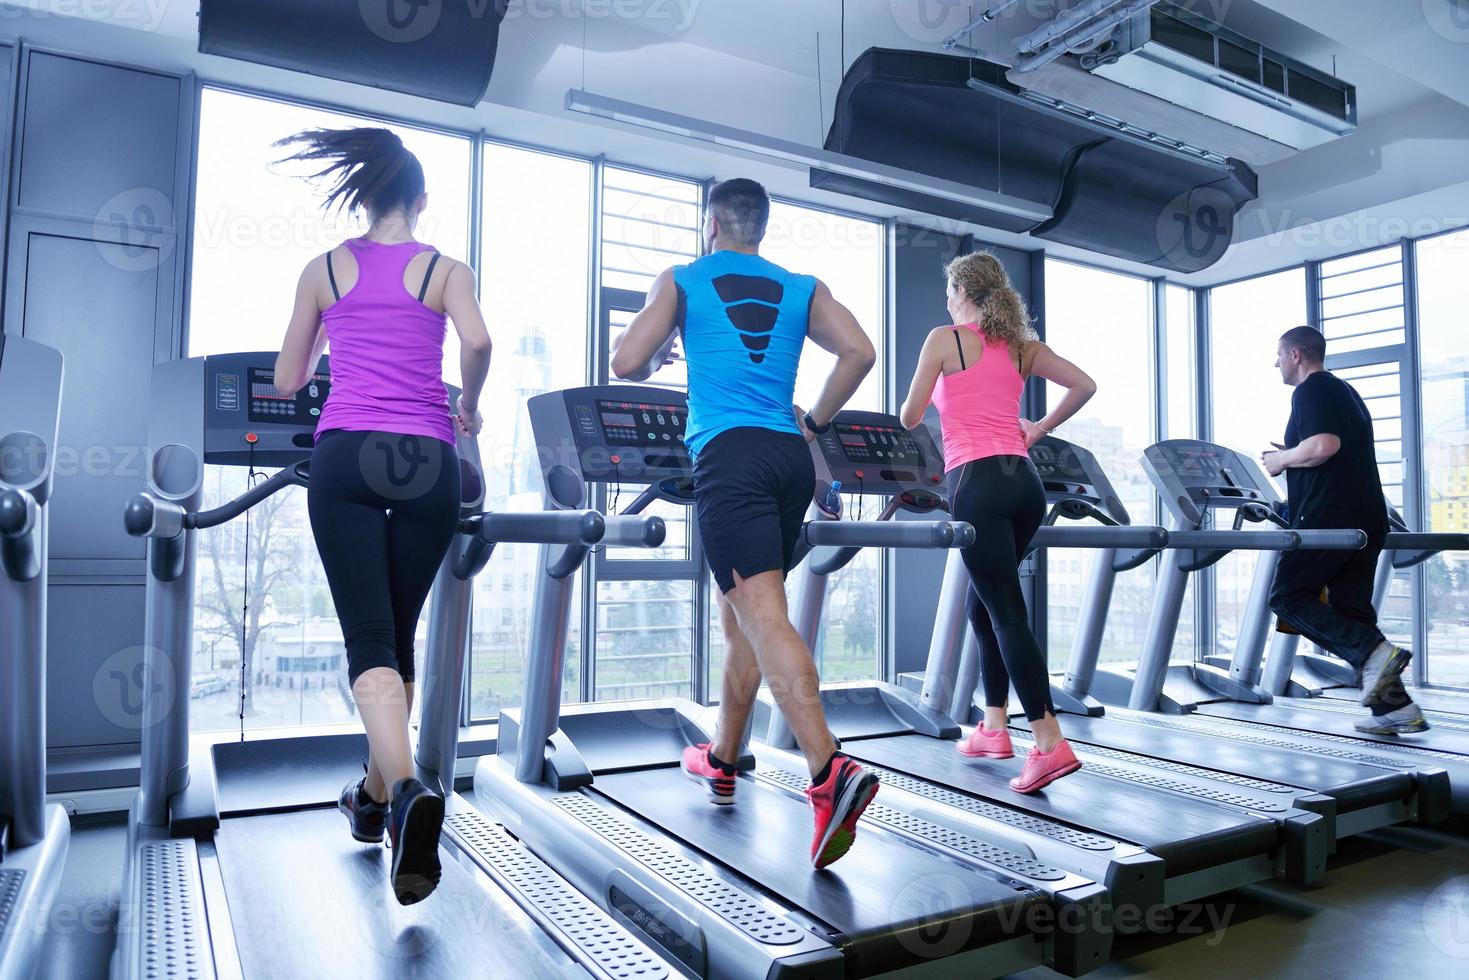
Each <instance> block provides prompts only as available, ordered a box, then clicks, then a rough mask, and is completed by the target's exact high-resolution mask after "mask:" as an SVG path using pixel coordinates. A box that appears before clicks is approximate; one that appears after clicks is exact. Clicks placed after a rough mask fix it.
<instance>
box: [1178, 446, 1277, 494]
mask: <svg viewBox="0 0 1469 980" xmlns="http://www.w3.org/2000/svg"><path fill="white" fill-rule="evenodd" d="M1164 459H1165V460H1166V461H1167V463H1168V465H1169V467H1170V468H1171V469H1172V470H1173V472H1174V473H1175V474H1176V475H1177V476H1178V478H1179V480H1180V481H1181V482H1182V483H1183V485H1184V486H1185V487H1219V486H1226V487H1237V488H1240V489H1244V490H1258V489H1259V488H1258V487H1257V486H1255V482H1254V480H1253V479H1251V476H1250V474H1249V472H1248V471H1244V472H1240V468H1239V467H1237V466H1235V465H1234V463H1235V459H1234V453H1232V452H1229V451H1227V450H1224V449H1221V448H1220V447H1218V446H1211V445H1209V444H1207V443H1197V442H1191V443H1185V444H1183V445H1181V446H1168V447H1166V454H1165V456H1164Z"/></svg>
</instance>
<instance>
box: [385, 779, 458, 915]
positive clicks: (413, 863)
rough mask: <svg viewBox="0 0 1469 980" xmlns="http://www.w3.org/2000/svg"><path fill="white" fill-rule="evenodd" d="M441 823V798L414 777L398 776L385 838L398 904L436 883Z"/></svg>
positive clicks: (439, 869) (424, 893)
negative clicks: (389, 847) (391, 856)
mask: <svg viewBox="0 0 1469 980" xmlns="http://www.w3.org/2000/svg"><path fill="white" fill-rule="evenodd" d="M443 826H444V798H443V797H442V796H440V795H439V794H438V793H435V792H434V791H433V790H431V789H429V788H428V787H427V786H425V785H423V783H421V782H419V781H418V780H416V779H414V778H412V777H409V778H408V779H400V780H398V782H397V783H396V784H395V785H394V786H393V802H392V810H391V812H390V813H389V814H388V840H389V846H391V847H392V849H393V872H392V880H393V894H394V895H395V896H397V898H398V904H400V905H413V904H414V903H416V902H421V901H423V900H424V899H425V898H428V897H429V896H430V895H432V894H433V891H434V889H435V888H437V887H439V878H440V876H441V875H442V874H443V868H442V867H441V866H440V864H439V832H440V831H441V830H442V829H443Z"/></svg>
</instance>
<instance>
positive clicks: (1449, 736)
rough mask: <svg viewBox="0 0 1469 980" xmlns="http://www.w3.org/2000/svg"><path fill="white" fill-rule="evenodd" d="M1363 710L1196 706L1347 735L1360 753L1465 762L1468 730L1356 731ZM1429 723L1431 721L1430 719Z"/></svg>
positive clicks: (1208, 712) (1285, 701) (1287, 703)
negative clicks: (1428, 754) (1385, 749)
mask: <svg viewBox="0 0 1469 980" xmlns="http://www.w3.org/2000/svg"><path fill="white" fill-rule="evenodd" d="M1367 712H1368V709H1367V708H1362V709H1361V710H1360V713H1350V712H1345V711H1332V710H1324V711H1322V710H1317V709H1316V708H1313V707H1311V706H1310V703H1309V702H1307V703H1305V704H1302V703H1301V702H1299V701H1293V700H1291V699H1289V698H1282V699H1281V700H1279V701H1277V702H1275V703H1274V704H1241V703H1237V702H1234V701H1218V702H1210V703H1208V704H1201V705H1199V707H1198V713H1199V714H1200V715H1205V716H1208V717H1217V718H1237V719H1239V720H1241V721H1253V722H1258V723H1259V724H1262V725H1274V726H1276V727H1278V728H1294V729H1297V730H1300V731H1307V732H1322V733H1324V734H1326V735H1342V736H1345V737H1347V738H1355V739H1361V741H1362V751H1363V752H1371V751H1372V746H1373V745H1374V744H1381V745H1390V746H1394V747H1398V748H1418V749H1431V750H1433V751H1435V752H1446V753H1450V754H1452V755H1461V756H1464V759H1463V762H1464V763H1465V764H1466V765H1469V732H1466V731H1459V730H1457V729H1453V728H1430V729H1429V730H1428V731H1426V732H1421V733H1415V734H1412V735H1366V734H1363V733H1362V732H1359V731H1357V730H1356V729H1355V728H1353V727H1352V725H1353V723H1354V722H1356V721H1358V720H1360V719H1362V718H1365V717H1366V716H1367ZM1429 724H1430V725H1432V724H1433V720H1432V719H1431V718H1430V719H1429Z"/></svg>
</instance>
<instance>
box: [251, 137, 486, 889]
mask: <svg viewBox="0 0 1469 980" xmlns="http://www.w3.org/2000/svg"><path fill="white" fill-rule="evenodd" d="M278 145H294V146H298V147H299V149H298V150H297V151H296V152H295V153H293V154H292V155H291V156H290V157H289V158H288V159H290V160H309V161H325V162H326V167H325V169H323V170H322V171H320V172H319V173H317V174H315V175H313V176H315V177H318V178H327V179H329V180H330V181H331V182H332V184H331V188H330V190H329V191H328V193H327V197H326V206H327V207H330V206H331V205H332V204H333V203H334V202H340V203H341V204H345V205H346V207H347V208H348V210H350V211H356V210H358V209H362V210H365V211H366V212H367V217H368V222H369V226H368V229H367V233H366V234H364V235H363V236H362V237H361V238H354V239H352V240H350V241H347V242H344V243H342V245H340V246H338V247H337V248H335V249H333V250H332V251H330V252H328V253H327V254H325V255H322V256H320V257H318V258H316V259H313V260H312V261H311V262H310V263H309V264H308V265H307V266H306V269H305V271H304V272H303V273H302V274H301V279H300V283H299V284H298V285H297V287H296V305H295V311H294V313H293V314H292V316H291V324H290V327H289V328H288V330H287V331H286V339H285V342H284V344H283V345H282V347H281V352H280V356H279V357H278V358H277V360H276V366H275V383H276V387H277V388H279V389H280V390H281V392H282V393H284V394H287V395H290V394H294V393H295V392H296V391H298V390H300V389H301V388H304V387H305V386H306V385H307V384H309V383H310V382H311V380H312V378H313V377H314V375H315V373H316V368H317V364H318V363H319V362H320V360H321V355H322V352H323V350H324V348H325V347H326V346H327V345H328V344H330V345H331V363H330V384H331V390H330V393H329V394H328V396H327V401H326V405H325V407H324V408H323V409H322V413H321V420H320V422H319V424H318V426H317V431H316V448H315V450H314V452H313V453H312V457H311V478H310V486H309V488H308V490H307V505H308V510H309V512H310V514H311V531H312V534H313V536H314V537H315V538H316V546H317V550H318V551H319V552H320V553H321V564H322V568H323V570H324V571H325V572H326V577H327V583H328V584H329V585H330V586H331V591H332V601H333V603H334V604H335V606H336V610H337V618H338V619H339V620H340V621H341V624H342V639H343V642H344V643H345V645H346V648H347V678H348V681H349V683H350V684H351V687H352V697H353V700H355V701H356V703H357V709H358V712H359V713H360V714H361V716H362V724H363V727H364V728H365V729H366V731H367V742H368V758H367V763H366V766H365V768H366V770H367V774H366V776H364V777H363V778H362V779H360V780H354V781H353V782H351V783H349V784H348V785H347V787H346V788H345V789H343V790H342V794H341V797H340V798H339V799H338V801H337V806H338V808H339V809H340V810H341V811H342V813H343V814H344V815H345V816H346V818H347V821H348V829H349V831H350V832H351V834H352V836H353V837H354V838H355V839H357V840H359V841H363V842H371V843H376V842H380V841H382V839H383V837H384V834H386V835H387V836H388V837H389V838H390V839H391V842H392V871H391V880H392V884H393V892H394V894H395V895H396V896H397V899H398V901H399V902H401V903H403V904H404V905H408V904H411V903H413V902H418V901H421V900H422V899H424V898H426V897H427V896H428V895H429V893H430V892H432V891H433V890H434V888H435V886H437V884H438V882H439V877H440V874H441V869H440V867H439V857H438V841H439V831H440V828H441V827H442V825H443V819H444V799H443V797H441V796H439V795H438V794H437V793H436V792H434V791H433V790H431V789H429V788H428V787H426V786H424V785H423V783H421V782H419V781H418V779H417V778H415V775H414V767H413V756H412V749H411V746H410V744H409V740H408V717H409V713H410V711H411V710H412V706H413V679H414V650H413V643H414V634H415V632H416V631H417V626H418V620H419V616H420V614H421V613H422V612H423V605H424V601H425V600H426V599H427V598H428V594H429V590H430V588H431V587H432V586H433V581H434V577H435V576H436V575H437V574H438V570H439V567H440V565H441V564H442V563H443V560H444V556H445V554H447V553H448V549H449V544H450V542H451V541H452V540H453V536H454V534H455V532H456V530H457V528H458V524H459V512H460V503H461V485H460V470H459V457H458V453H457V451H456V448H455V442H456V437H457V438H467V439H472V438H474V437H475V436H477V435H478V433H479V430H480V425H481V420H480V414H479V410H478V407H477V406H478V403H479V396H480V391H481V389H483V387H484V383H485V377H486V375H487V374H488V372H489V366H490V338H489V334H488V332H487V331H486V330H485V323H484V317H483V315H482V314H481V312H480V308H479V301H478V300H477V299H476V297H475V283H474V273H473V272H472V271H471V270H470V269H469V267H468V266H466V265H464V264H463V263H462V262H456V261H454V260H453V259H449V258H444V257H442V256H440V255H439V253H438V251H436V250H435V249H434V248H433V246H431V245H425V244H423V243H422V242H419V241H417V240H416V239H415V238H414V237H413V229H414V227H415V225H416V223H417V221H418V217H419V215H420V214H421V213H422V212H423V209H424V207H425V206H426V205H427V203H428V197H427V195H426V194H425V192H424V179H423V167H422V166H421V165H420V163H419V161H418V158H417V157H415V156H414V155H413V154H412V153H410V152H409V151H408V149H407V148H405V147H404V146H403V143H402V141H401V140H400V139H399V138H398V137H397V136H396V135H394V134H393V133H392V132H390V131H389V130H386V129H349V130H314V131H311V132H306V133H299V134H297V135H296V136H293V137H290V138H288V139H286V140H282V141H281V143H280V144H278ZM450 319H452V320H453V322H454V328H455V330H456V331H457V332H458V334H459V340H460V351H461V354H460V370H461V375H462V378H461V379H460V383H461V389H462V391H463V394H462V395H460V397H459V402H458V404H457V405H455V406H453V407H452V408H451V406H450V405H449V398H448V392H447V389H446V388H445V386H444V379H443V367H442V365H443V357H444V339H445V335H446V328H447V322H448V320H450Z"/></svg>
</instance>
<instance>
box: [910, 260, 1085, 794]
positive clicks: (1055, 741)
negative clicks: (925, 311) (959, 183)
mask: <svg viewBox="0 0 1469 980" xmlns="http://www.w3.org/2000/svg"><path fill="white" fill-rule="evenodd" d="M944 271H945V274H946V277H947V279H948V307H949V315H950V316H951V317H952V318H953V322H954V324H955V325H954V326H948V327H936V328H934V330H933V331H931V332H930V333H929V335H928V339H927V340H926V341H925V342H924V344H923V351H922V353H920V354H919V355H918V368H917V370H915V371H914V372H913V384H912V387H911V388H910V389H909V391H908V399H907V401H905V402H904V403H903V410H902V413H901V415H902V420H903V424H904V425H906V426H907V427H908V428H910V429H912V428H915V427H916V426H918V425H921V424H922V422H923V413H924V412H925V411H926V410H927V409H928V406H929V403H930V402H932V403H933V404H934V406H935V407H936V408H937V409H938V412H939V424H940V426H941V427H942V429H943V437H944V466H945V468H947V469H948V471H949V512H950V513H951V514H952V515H953V517H954V519H955V520H960V521H968V522H969V523H970V524H972V525H974V530H975V532H976V537H975V542H974V544H973V545H971V546H970V547H968V548H965V549H964V551H963V552H962V555H963V558H964V565H965V567H966V568H968V570H969V585H970V587H969V593H968V602H967V604H966V605H967V612H968V613H969V622H970V625H971V626H972V627H973V629H974V633H975V636H976V638H977V639H978V640H979V650H980V664H981V672H982V677H983V681H984V696H985V702H984V703H985V710H984V721H983V722H982V723H981V724H980V725H979V726H978V727H976V728H975V729H974V731H973V732H972V733H971V734H970V735H969V737H968V738H966V739H965V740H964V741H962V742H960V743H959V751H960V752H961V753H963V754H964V755H966V756H969V757H971V758H982V759H1008V758H1010V757H1011V756H1013V755H1014V754H1015V752H1014V749H1013V748H1012V747H1011V744H1010V729H1009V705H1008V703H1007V702H1008V701H1009V696H1010V686H1011V685H1012V684H1013V685H1014V686H1015V693H1016V694H1017V695H1018V696H1019V697H1020V704H1021V707H1023V708H1024V709H1025V717H1026V718H1027V719H1028V721H1029V723H1030V730H1031V735H1032V737H1033V739H1034V745H1033V746H1032V748H1031V750H1030V753H1029V754H1028V756H1027V757H1026V760H1025V766H1024V768H1023V769H1022V770H1021V772H1020V774H1019V775H1018V776H1016V777H1015V778H1014V779H1012V780H1010V787H1011V788H1012V789H1014V790H1015V791H1016V792H1019V793H1034V792H1035V791H1036V790H1038V789H1040V788H1042V787H1043V786H1046V785H1047V784H1049V783H1051V782H1053V781H1055V780H1057V779H1059V778H1060V777H1062V776H1065V775H1066V774H1068V773H1071V772H1075V771H1076V770H1077V769H1079V768H1081V763H1080V762H1079V761H1077V758H1076V755H1075V753H1073V752H1072V751H1071V746H1070V745H1069V744H1067V742H1066V740H1065V739H1064V738H1062V737H1061V726H1060V725H1059V724H1058V723H1057V721H1056V713H1055V709H1054V708H1053V707H1052V705H1051V684H1050V682H1051V679H1050V675H1049V674H1048V672H1047V671H1046V660H1045V657H1044V656H1043V655H1042V653H1041V650H1040V645H1039V644H1037V643H1036V640H1035V636H1034V634H1032V633H1031V630H1030V621H1029V617H1028V616H1027V613H1026V609H1025V597H1024V595H1023V594H1022V592H1021V589H1020V574H1019V571H1018V567H1017V566H1019V564H1020V560H1021V559H1022V558H1023V557H1024V556H1025V553H1026V551H1027V549H1028V548H1029V547H1030V541H1031V538H1033V537H1034V536H1035V532H1036V531H1037V529H1039V527H1040V524H1041V520H1042V518H1044V516H1045V512H1046V497H1045V491H1044V490H1043V489H1042V487H1041V479H1040V474H1038V473H1037V472H1036V469H1035V466H1034V464H1032V463H1031V461H1030V447H1031V446H1033V445H1035V444H1036V443H1037V442H1039V441H1040V440H1041V439H1042V438H1043V437H1044V436H1045V435H1046V434H1047V433H1048V432H1050V431H1051V430H1052V429H1054V428H1055V427H1056V426H1058V425H1060V424H1061V423H1062V422H1065V421H1066V420H1067V419H1069V418H1071V416H1073V415H1075V414H1076V412H1077V411H1078V410H1079V409H1080V408H1081V406H1083V405H1085V404H1086V402H1087V400H1088V399H1089V398H1091V396H1092V394H1093V393H1094V392H1095V391H1096V390H1097V386H1096V385H1095V384H1094V383H1093V382H1092V379H1091V378H1089V377H1087V375H1086V373H1085V372H1084V371H1082V370H1081V369H1080V368H1078V367H1077V366H1076V365H1075V364H1072V363H1071V362H1070V361H1068V360H1066V359H1065V358H1063V357H1060V356H1059V355H1057V354H1056V353H1055V352H1054V351H1052V350H1051V349H1050V348H1049V347H1047V346H1046V345H1045V344H1043V343H1041V342H1040V341H1039V340H1038V339H1036V335H1035V331H1034V330H1033V329H1031V326H1030V317H1029V315H1028V314H1027V313H1026V311H1025V303H1024V302H1023V301H1022V300H1021V298H1020V295H1019V293H1017V292H1016V291H1015V288H1014V287H1013V286H1012V285H1011V284H1010V278H1009V276H1007V275H1006V274H1005V267H1004V266H1002V265H1001V264H1000V262H999V260H998V259H996V258H995V257H994V256H993V255H991V254H990V253H989V252H975V253H973V254H971V255H963V256H960V257H959V258H957V259H955V260H954V261H952V262H950V263H949V265H948V267H947V268H946V269H945V270H944ZM1031 376H1035V377H1040V378H1045V379H1046V380H1047V381H1050V382H1052V383H1054V384H1058V385H1060V386H1061V387H1062V388H1064V389H1066V394H1065V395H1064V396H1063V397H1062V399H1061V402H1060V404H1059V405H1057V406H1056V407H1055V408H1054V409H1053V410H1052V411H1051V413H1050V414H1049V415H1047V416H1046V417H1045V418H1043V419H1041V420H1040V421H1039V422H1032V421H1030V420H1028V419H1025V418H1022V417H1021V415H1020V397H1021V395H1022V393H1023V392H1024V390H1025V382H1026V379H1027V378H1030V377H1031Z"/></svg>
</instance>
